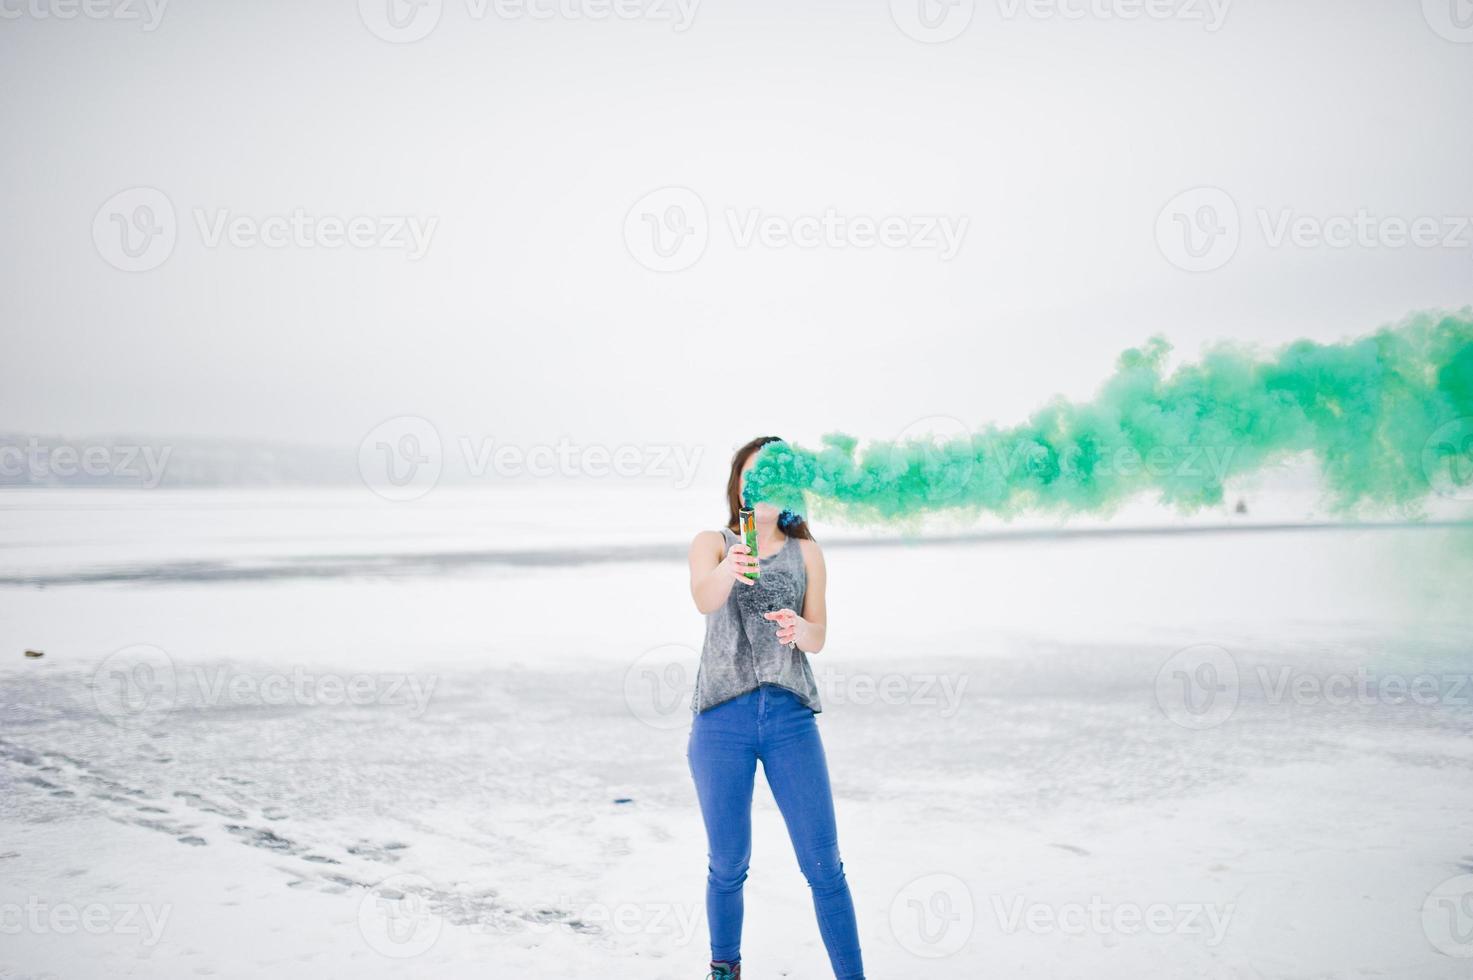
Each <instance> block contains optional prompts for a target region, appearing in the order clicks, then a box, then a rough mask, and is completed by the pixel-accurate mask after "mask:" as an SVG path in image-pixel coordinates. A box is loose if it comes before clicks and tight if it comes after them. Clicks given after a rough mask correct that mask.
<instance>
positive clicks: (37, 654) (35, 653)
mask: <svg viewBox="0 0 1473 980" xmlns="http://www.w3.org/2000/svg"><path fill="white" fill-rule="evenodd" d="M26 656H28V657H30V658H31V659H32V660H39V659H41V658H42V657H44V656H46V654H45V653H43V652H42V651H40V650H27V651H26Z"/></svg>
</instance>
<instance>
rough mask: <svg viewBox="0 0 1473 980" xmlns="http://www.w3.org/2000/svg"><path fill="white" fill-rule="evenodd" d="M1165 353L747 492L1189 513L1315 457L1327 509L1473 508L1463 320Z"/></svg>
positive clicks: (874, 507)
mask: <svg viewBox="0 0 1473 980" xmlns="http://www.w3.org/2000/svg"><path fill="white" fill-rule="evenodd" d="M1170 350H1171V348H1170V345H1168V344H1167V343H1166V341H1165V340H1163V339H1161V338H1154V339H1152V340H1151V341H1150V342H1148V343H1147V344H1145V345H1144V346H1142V347H1139V348H1133V349H1131V350H1127V351H1125V352H1124V353H1123V354H1121V355H1120V358H1119V361H1118V363H1117V366H1116V369H1115V373H1114V374H1113V375H1112V376H1111V377H1110V378H1109V379H1108V380H1107V381H1106V382H1105V383H1104V385H1103V387H1101V389H1100V391H1099V393H1098V394H1097V395H1096V397H1095V398H1094V399H1093V400H1091V401H1088V402H1083V403H1072V402H1068V401H1065V400H1063V399H1061V398H1056V399H1054V400H1053V401H1051V402H1049V403H1048V404H1047V405H1045V406H1044V407H1043V408H1042V409H1040V410H1039V411H1037V412H1036V413H1034V414H1033V416H1032V417H1031V418H1029V419H1028V421H1027V422H1025V423H1023V424H1022V425H1017V426H1013V427H1011V428H1001V427H997V426H986V427H983V428H981V429H979V430H977V431H975V432H972V433H970V434H968V435H965V436H958V437H954V438H946V439H935V438H915V439H905V440H900V441H890V442H874V443H870V444H868V445H866V446H864V447H863V448H862V449H861V448H860V446H859V441H858V440H857V439H855V438H854V437H852V436H848V435H844V434H842V433H836V434H831V435H827V436H824V437H823V440H822V445H821V446H820V447H819V448H816V449H805V448H802V447H799V446H795V445H792V444H789V443H772V444H770V445H768V446H766V447H764V449H763V450H762V451H761V454H760V455H759V456H758V458H757V463H756V464H755V466H754V467H753V469H752V471H751V472H750V473H749V474H748V478H747V482H746V485H745V491H744V492H745V495H746V497H747V499H748V501H751V502H756V501H767V502H770V503H773V504H776V505H778V506H780V507H782V508H784V509H786V510H791V511H793V512H794V513H799V514H807V513H809V512H810V510H811V509H812V507H811V505H817V507H818V509H819V510H820V511H822V512H823V513H825V514H826V515H829V514H831V515H833V516H835V517H838V518H840V519H843V520H847V521H850V522H854V523H891V522H904V521H906V520H909V519H912V518H916V517H919V516H921V515H924V514H927V513H931V512H937V511H958V512H967V511H970V512H973V513H984V512H985V513H990V514H994V515H999V516H1002V517H1011V516H1015V515H1018V514H1023V513H1041V514H1047V513H1052V514H1058V515H1068V514H1085V513H1089V514H1101V513H1108V512H1110V511H1111V510H1112V509H1114V508H1115V507H1117V506H1118V505H1119V504H1121V503H1123V502H1124V501H1126V500H1128V499H1130V498H1133V497H1136V496H1138V495H1145V494H1154V495H1156V496H1157V497H1158V498H1159V499H1160V500H1161V501H1163V502H1164V503H1167V504H1169V505H1173V506H1175V507H1176V508H1178V509H1180V510H1182V511H1192V510H1196V509H1199V508H1202V507H1207V506H1212V505H1215V504H1219V503H1221V502H1222V498H1223V484H1224V483H1225V482H1226V481H1228V480H1230V479H1232V478H1233V477H1235V476H1241V475H1244V474H1249V473H1253V472H1255V471H1257V470H1261V469H1262V468H1264V467H1266V466H1269V465H1273V464H1276V463H1280V462H1283V461H1286V460H1289V459H1291V458H1295V457H1300V456H1306V455H1307V456H1308V457H1310V458H1312V459H1313V461H1314V462H1315V464H1316V465H1317V467H1318V469H1319V471H1320V473H1321V476H1322V481H1323V485H1324V487H1325V490H1326V494H1327V496H1328V498H1329V499H1328V503H1329V505H1330V506H1331V507H1333V508H1335V509H1337V510H1341V511H1345V510H1351V509H1355V508H1357V507H1360V506H1362V505H1366V506H1371V507H1382V508H1395V509H1400V510H1402V511H1407V512H1415V511H1416V510H1417V509H1418V506H1419V503H1420V502H1421V501H1422V500H1424V499H1425V498H1427V497H1428V496H1429V495H1430V494H1432V493H1434V492H1440V493H1455V494H1457V495H1459V496H1462V497H1464V498H1465V499H1466V498H1469V497H1473V309H1465V310H1463V311H1460V312H1459V313H1455V314H1450V313H1419V314H1414V315H1412V316H1410V317H1408V318H1407V319H1406V320H1404V321H1403V322H1401V323H1399V324H1397V325H1395V326H1392V327H1386V328H1383V329H1381V330H1379V331H1377V332H1376V333H1373V334H1371V335H1369V336H1367V337H1362V338H1359V339H1355V340H1350V341H1346V342H1343V343H1335V344H1319V343H1314V342H1312V341H1308V340H1301V341H1297V342H1295V343H1292V344H1289V345H1288V346H1286V347H1283V348H1281V349H1279V350H1277V351H1273V352H1270V353H1263V352H1259V351H1256V350H1253V349H1250V348H1245V347H1242V346H1235V345H1229V344H1223V345H1219V346H1216V347H1214V348H1212V349H1211V350H1210V351H1209V352H1208V353H1207V354H1206V355H1205V356H1204V357H1203V359H1202V360H1201V362H1200V363H1196V364H1189V365H1185V366H1182V367H1179V368H1178V369H1176V370H1175V371H1172V372H1170V373H1167V372H1166V370H1165V366H1164V365H1165V361H1166V358H1167V355H1168V353H1169V352H1170Z"/></svg>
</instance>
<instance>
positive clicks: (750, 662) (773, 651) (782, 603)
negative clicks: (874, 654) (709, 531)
mask: <svg viewBox="0 0 1473 980" xmlns="http://www.w3.org/2000/svg"><path fill="white" fill-rule="evenodd" d="M721 536H722V538H723V539H724V540H725V542H726V547H727V548H728V549H729V548H730V547H731V546H732V545H734V544H740V543H741V540H742V539H741V538H739V537H738V536H737V535H736V534H734V533H733V532H732V531H731V530H730V529H728V528H722V529H721ZM759 561H760V565H759V568H760V569H761V573H762V574H761V576H760V577H759V578H758V579H757V584H755V585H743V584H742V583H740V582H733V583H732V586H731V595H729V596H727V597H726V603H725V605H723V606H721V608H719V609H717V610H715V611H714V612H711V613H708V614H707V615H706V640H705V643H704V644H703V645H702V647H701V666H700V669H699V670H697V671H696V690H695V695H694V696H693V697H692V698H691V704H690V706H691V710H692V711H694V712H696V713H698V714H699V713H700V712H702V711H705V710H706V709H707V708H714V707H715V706H716V705H718V704H721V703H722V702H723V701H730V700H731V699H732V698H734V697H738V696H740V695H742V694H746V693H747V692H748V691H753V690H756V689H757V688H758V687H759V686H760V685H763V684H776V685H777V686H778V687H782V688H786V689H787V690H789V691H792V692H793V693H794V694H796V695H797V696H798V699H799V700H800V701H802V702H803V703H804V704H805V705H807V706H808V707H809V708H811V709H812V710H813V711H815V712H818V711H822V710H823V708H822V706H821V705H820V704H819V700H818V685H817V684H815V683H814V680H813V670H812V668H810V667H809V666H808V654H806V653H804V652H803V651H802V650H799V649H798V648H797V647H794V648H792V649H789V648H788V647H786V646H784V645H783V644H781V643H779V642H778V641H777V624H776V623H774V622H773V621H772V620H770V619H763V618H762V614H763V613H767V612H776V611H777V610H779V609H792V610H794V611H795V612H797V613H799V614H800V615H801V614H802V612H803V596H804V595H805V593H806V592H807V589H808V572H807V570H806V569H805V568H804V567H803V547H802V545H800V544H799V543H798V539H797V538H788V539H787V540H786V541H784V542H783V546H782V549H781V550H780V551H778V553H777V554H775V555H773V556H772V557H771V558H761V559H759Z"/></svg>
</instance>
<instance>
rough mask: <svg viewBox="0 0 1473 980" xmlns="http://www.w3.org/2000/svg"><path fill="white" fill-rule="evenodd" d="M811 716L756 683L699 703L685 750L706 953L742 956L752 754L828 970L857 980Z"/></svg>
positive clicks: (860, 973) (730, 959)
mask: <svg viewBox="0 0 1473 980" xmlns="http://www.w3.org/2000/svg"><path fill="white" fill-rule="evenodd" d="M813 715H814V712H813V710H812V709H810V708H808V707H806V706H805V705H804V704H803V702H801V701H799V700H798V698H797V697H796V696H795V695H794V694H792V693H791V692H790V691H787V690H785V689H783V688H781V687H777V686H775V685H771V684H764V685H762V686H761V687H759V688H757V690H755V691H750V692H748V693H746V694H743V695H741V696H740V697H736V698H732V699H731V700H730V701H724V702H722V703H721V704H718V705H716V706H715V707H713V708H707V709H706V710H705V711H702V712H701V713H700V714H698V715H696V717H695V721H694V723H693V724H692V725H691V731H690V747H689V749H688V750H687V752H686V757H687V758H688V759H689V760H690V771H691V776H693V777H694V778H695V782H696V795H697V796H698V797H699V798H700V801H701V816H702V817H703V818H704V819H705V822H706V841H707V846H708V857H709V859H710V867H709V871H710V874H709V875H708V876H707V878H706V921H707V922H708V923H709V926H710V929H711V959H712V961H713V962H726V963H739V962H741V943H742V883H743V882H745V881H746V880H747V862H748V860H749V859H750V858H751V856H752V784H753V779H754V776H755V774H756V771H757V760H758V759H761V760H762V771H763V772H764V773H766V775H767V785H768V786H770V787H772V797H773V799H774V800H776V801H777V806H778V809H779V810H781V811H782V815H783V821H784V822H785V823H786V824H787V825H788V836H789V837H791V838H792V841H793V850H794V851H796V852H797V855H798V867H799V868H801V869H802V871H803V876H804V877H805V878H807V879H808V887H809V888H811V889H812V891H813V906H814V909H815V911H816V912H817V913H818V931H819V934H820V935H821V936H822V937H823V944H824V947H825V948H826V949H827V950H828V953H829V962H830V964H832V966H833V968H834V976H835V977H838V978H839V980H864V967H863V965H862V964H861V962H860V958H859V929H858V927H857V925H856V924H855V921H854V900H853V899H852V898H850V896H849V882H848V881H847V880H846V879H845V878H844V862H843V861H841V860H839V834H838V831H837V829H836V828H835V825H834V798H833V794H832V792H831V791H830V789H829V769H828V762H827V761H826V760H825V758H824V753H823V742H822V740H820V739H819V737H818V723H817V722H816V721H815V720H814V717H813Z"/></svg>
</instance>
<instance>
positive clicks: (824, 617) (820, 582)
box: [762, 539, 829, 653]
mask: <svg viewBox="0 0 1473 980" xmlns="http://www.w3.org/2000/svg"><path fill="white" fill-rule="evenodd" d="M798 544H800V545H802V547H803V570H804V571H805V572H806V573H807V575H808V587H807V589H806V590H805V592H804V595H803V614H802V615H799V614H798V613H797V612H796V611H794V610H792V609H779V610H777V611H776V612H770V613H763V615H762V618H763V619H768V620H771V621H772V622H773V623H775V624H777V641H778V642H779V643H791V644H794V645H795V646H797V648H798V649H799V650H802V651H803V652H804V653H817V652H818V651H820V650H822V649H823V644H824V641H825V640H826V639H828V632H829V613H828V607H827V606H826V605H825V603H824V591H825V589H826V588H827V587H828V569H827V568H825V567H824V563H823V549H822V548H820V547H819V546H818V542H817V541H808V540H804V539H799V541H798Z"/></svg>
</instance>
